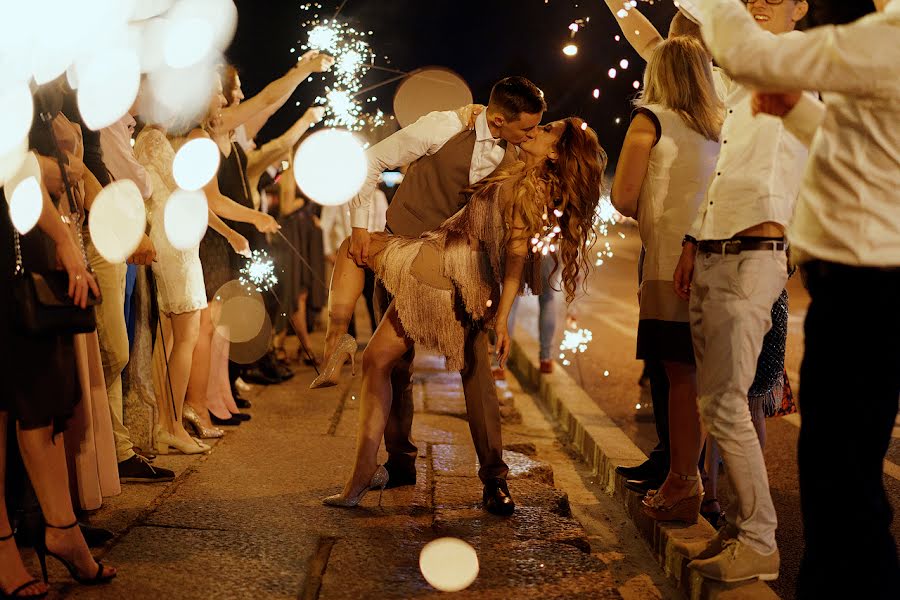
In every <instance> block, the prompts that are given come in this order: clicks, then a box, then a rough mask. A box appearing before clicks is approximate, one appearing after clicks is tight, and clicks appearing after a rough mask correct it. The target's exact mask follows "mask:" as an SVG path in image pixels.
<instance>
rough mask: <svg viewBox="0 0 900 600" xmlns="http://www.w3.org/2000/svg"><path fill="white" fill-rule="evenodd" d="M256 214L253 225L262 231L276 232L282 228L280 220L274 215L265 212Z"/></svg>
mask: <svg viewBox="0 0 900 600" xmlns="http://www.w3.org/2000/svg"><path fill="white" fill-rule="evenodd" d="M256 215H257V216H256V217H255V218H254V219H253V226H254V227H256V229H257V231H259V232H260V233H275V232H277V231H278V230H279V229H281V225H279V224H278V221H276V220H275V218H274V217H273V216H272V215H267V214H266V213H264V212H259V213H256Z"/></svg>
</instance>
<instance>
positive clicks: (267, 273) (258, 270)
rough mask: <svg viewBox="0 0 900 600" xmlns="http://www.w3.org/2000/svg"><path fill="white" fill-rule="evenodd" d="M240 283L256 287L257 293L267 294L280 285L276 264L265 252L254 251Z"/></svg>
mask: <svg viewBox="0 0 900 600" xmlns="http://www.w3.org/2000/svg"><path fill="white" fill-rule="evenodd" d="M240 275H241V276H240V279H239V280H240V282H241V283H242V284H244V285H252V286H255V287H256V291H257V292H267V291H269V290H271V289H272V288H273V287H275V286H276V285H277V284H278V276H277V275H275V263H274V262H272V259H271V258H269V254H268V253H267V252H266V251H265V250H254V251H253V255H252V258H250V260H248V261H247V264H245V265H244V266H243V268H242V269H241V273H240Z"/></svg>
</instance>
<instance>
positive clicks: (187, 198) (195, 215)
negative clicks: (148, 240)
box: [163, 190, 209, 250]
mask: <svg viewBox="0 0 900 600" xmlns="http://www.w3.org/2000/svg"><path fill="white" fill-rule="evenodd" d="M163 213H164V214H163V224H164V226H165V230H166V237H168V238H169V243H171V244H172V245H173V246H174V247H176V248H178V249H179V250H187V249H188V248H193V247H194V246H196V245H197V244H199V243H200V240H201V239H203V234H204V233H206V226H207V225H208V224H209V207H208V206H207V204H206V196H205V195H204V194H203V192H188V191H185V190H178V191H176V192H175V193H173V194H172V195H171V196H169V200H168V201H167V202H166V207H165V209H164V210H163Z"/></svg>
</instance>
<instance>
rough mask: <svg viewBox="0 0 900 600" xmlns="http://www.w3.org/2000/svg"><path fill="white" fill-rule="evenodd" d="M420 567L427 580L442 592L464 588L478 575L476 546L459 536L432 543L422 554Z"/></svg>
mask: <svg viewBox="0 0 900 600" xmlns="http://www.w3.org/2000/svg"><path fill="white" fill-rule="evenodd" d="M419 570H420V571H422V576H423V577H425V581H427V582H428V583H429V584H431V586H432V587H434V588H435V589H437V590H440V591H442V592H458V591H460V590H464V589H466V588H467V587H469V586H470V585H472V582H473V581H475V578H476V577H478V554H477V553H476V552H475V548H473V547H472V546H471V545H469V544H467V543H466V542H464V541H462V540H460V539H456V538H448V537H447V538H439V539H436V540H434V541H432V542H429V543H428V544H426V545H425V547H424V548H422V553H421V554H419Z"/></svg>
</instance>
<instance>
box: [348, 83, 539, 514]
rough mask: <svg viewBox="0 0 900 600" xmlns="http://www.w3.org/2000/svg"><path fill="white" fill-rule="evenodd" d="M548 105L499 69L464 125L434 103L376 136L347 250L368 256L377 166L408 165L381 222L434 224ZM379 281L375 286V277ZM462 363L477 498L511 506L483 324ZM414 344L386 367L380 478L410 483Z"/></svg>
mask: <svg viewBox="0 0 900 600" xmlns="http://www.w3.org/2000/svg"><path fill="white" fill-rule="evenodd" d="M546 108H547V104H546V102H545V101H544V94H543V92H542V91H541V90H540V89H538V87H537V86H535V85H534V84H533V83H532V82H530V81H529V80H527V79H525V78H524V77H508V78H506V79H503V80H502V81H500V82H498V83H497V84H496V85H495V86H494V88H493V90H492V91H491V98H490V101H489V103H488V106H487V109H486V110H484V111H483V112H481V113H480V114H479V115H478V116H477V118H476V119H475V123H474V125H475V126H474V130H472V129H469V128H468V125H469V124H468V123H467V122H464V121H463V118H461V117H460V116H459V115H458V114H457V113H456V112H455V111H447V112H433V113H430V114H428V115H426V116H424V117H422V118H421V119H419V120H418V121H416V122H415V123H413V124H412V125H410V126H408V127H405V128H404V129H401V130H400V131H398V132H397V133H395V134H394V135H392V136H390V137H389V138H387V139H386V140H384V141H382V142H380V143H379V144H377V145H376V146H374V147H373V148H372V149H370V150H369V152H368V153H367V155H368V157H369V174H368V177H367V179H366V182H365V184H364V185H363V188H362V190H360V193H359V195H358V196H357V197H356V198H354V200H353V201H351V205H350V215H351V225H352V227H353V232H352V235H351V238H350V255H351V256H352V257H353V259H354V260H355V261H356V262H357V264H360V265H362V264H365V263H366V262H367V260H368V253H369V241H370V236H369V232H368V229H367V228H368V224H369V210H370V206H371V204H372V195H373V193H374V192H375V189H376V186H377V184H378V180H379V177H380V176H381V173H382V172H383V171H385V170H388V169H397V168H399V167H402V166H406V165H408V166H409V169H408V171H407V172H406V175H405V176H404V179H403V183H402V184H401V185H400V187H399V188H398V189H397V192H396V194H395V195H394V198H393V201H392V202H391V205H390V207H389V208H388V212H387V228H386V229H387V231H388V232H390V233H395V234H398V235H405V236H409V237H417V236H419V235H421V234H422V233H424V232H426V231H430V230H432V229H435V228H437V227H438V226H439V225H440V224H441V223H443V222H444V221H445V220H446V219H447V218H449V217H451V216H452V215H454V214H456V212H458V211H459V209H461V208H462V207H463V206H464V205H465V203H466V201H467V198H466V196H465V195H463V194H462V191H463V190H464V189H465V188H467V187H469V186H470V185H472V184H474V183H477V182H478V181H481V180H482V179H484V178H485V177H488V176H490V175H491V174H493V173H494V172H495V171H496V170H497V169H498V168H500V167H501V166H505V165H507V164H509V163H511V162H512V161H514V160H515V157H516V156H515V145H517V144H520V143H522V142H524V141H525V140H527V139H531V138H533V137H534V135H535V132H536V130H537V126H538V125H539V124H540V122H541V117H542V116H543V113H544V111H545V110H546ZM379 288H381V286H379ZM386 298H387V294H386V292H385V291H384V289H383V288H381V289H380V290H378V291H376V299H377V300H378V302H377V304H378V305H379V306H378V307H379V312H380V313H381V314H384V312H385V311H386V310H387V308H388V303H387V302H384V301H383V300H385V299H386ZM465 356H466V365H465V367H464V369H463V371H462V373H461V375H462V383H463V391H464V393H465V397H466V411H467V413H468V420H469V430H470V431H471V433H472V440H473V442H474V443H475V452H476V454H477V455H478V462H479V465H480V468H479V471H478V476H479V477H480V478H481V481H482V483H483V484H484V491H483V495H482V500H483V503H484V507H485V508H486V509H487V510H488V511H489V512H491V513H494V514H499V515H510V514H512V512H513V511H514V510H515V504H514V502H513V500H512V497H511V496H510V493H509V489H508V488H507V485H506V475H507V472H508V470H509V469H508V467H507V466H506V463H504V462H503V456H502V455H503V442H502V439H501V435H500V405H499V401H498V399H497V392H496V389H495V387H494V379H493V377H492V375H491V365H490V357H489V354H488V342H487V333H486V332H485V331H484V330H482V329H480V328H477V327H473V328H471V331H470V333H469V336H468V338H467V340H466V353H465ZM413 357H414V350H410V352H409V354H407V356H406V357H404V360H403V361H402V362H401V363H400V364H399V365H398V366H397V367H395V369H394V372H393V374H392V377H391V385H392V388H393V401H392V404H391V414H390V416H389V418H388V423H387V428H386V429H385V433H384V441H385V447H386V448H387V452H388V461H387V463H386V464H385V467H386V468H387V470H388V473H389V474H390V482H389V484H388V485H389V487H397V486H401V485H414V484H415V482H416V467H415V461H416V456H417V453H418V452H417V449H416V446H415V444H414V443H413V441H412V436H411V430H412V417H413V400H412V372H411V369H412V361H413Z"/></svg>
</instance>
